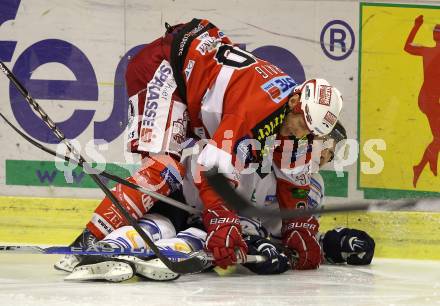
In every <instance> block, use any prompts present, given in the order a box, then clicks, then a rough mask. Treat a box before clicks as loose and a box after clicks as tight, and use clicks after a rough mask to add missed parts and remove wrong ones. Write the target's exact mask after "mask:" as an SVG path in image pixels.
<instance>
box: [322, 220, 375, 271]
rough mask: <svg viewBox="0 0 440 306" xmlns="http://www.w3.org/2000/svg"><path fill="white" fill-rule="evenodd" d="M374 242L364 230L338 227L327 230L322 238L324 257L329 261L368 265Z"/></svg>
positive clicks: (371, 256) (371, 257)
mask: <svg viewBox="0 0 440 306" xmlns="http://www.w3.org/2000/svg"><path fill="white" fill-rule="evenodd" d="M374 247H375V243H374V240H373V238H371V237H370V236H369V235H368V234H367V233H366V232H364V231H360V230H357V229H350V228H344V227H339V228H335V229H333V230H331V231H328V232H327V233H325V235H324V239H323V240H322V248H323V251H324V257H325V259H326V260H327V261H329V262H331V263H343V262H346V263H348V264H349V265H368V264H370V263H371V260H372V259H373V255H374Z"/></svg>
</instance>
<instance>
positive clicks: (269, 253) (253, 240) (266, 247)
mask: <svg viewBox="0 0 440 306" xmlns="http://www.w3.org/2000/svg"><path fill="white" fill-rule="evenodd" d="M244 241H245V242H246V244H247V246H248V254H249V255H263V256H265V257H266V258H267V260H266V261H265V262H260V263H247V264H244V266H245V267H246V268H248V269H249V270H251V271H252V272H254V273H257V274H281V273H284V272H286V271H287V270H289V268H290V263H289V260H288V257H287V256H286V255H285V254H284V253H283V251H285V250H283V248H282V247H281V246H278V245H275V244H274V243H272V242H271V241H270V240H267V239H265V238H262V237H260V236H257V235H250V236H246V237H245V238H244Z"/></svg>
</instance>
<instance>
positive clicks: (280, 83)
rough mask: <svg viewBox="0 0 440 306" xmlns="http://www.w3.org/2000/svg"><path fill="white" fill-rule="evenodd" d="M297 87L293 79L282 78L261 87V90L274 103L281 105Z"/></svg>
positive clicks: (272, 80) (274, 79)
mask: <svg viewBox="0 0 440 306" xmlns="http://www.w3.org/2000/svg"><path fill="white" fill-rule="evenodd" d="M296 85H297V84H296V82H295V81H294V80H293V79H292V78H291V77H289V76H280V77H276V78H273V79H271V80H270V81H268V82H266V83H264V84H263V85H261V89H263V90H264V91H265V92H266V93H267V94H268V95H269V97H270V98H271V99H272V101H273V102H275V103H280V102H281V101H282V100H283V99H284V98H286V97H287V96H288V95H289V94H290V93H291V92H292V88H294V87H295V86H296Z"/></svg>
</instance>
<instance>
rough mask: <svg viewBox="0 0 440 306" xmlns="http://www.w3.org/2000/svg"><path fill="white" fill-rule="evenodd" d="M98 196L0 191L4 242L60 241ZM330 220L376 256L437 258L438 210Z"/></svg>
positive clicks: (74, 231) (80, 224) (325, 220)
mask: <svg viewBox="0 0 440 306" xmlns="http://www.w3.org/2000/svg"><path fill="white" fill-rule="evenodd" d="M98 204H99V200H84V199H66V198H63V199H61V198H24V197H21V198H20V197H0V212H1V213H0V237H1V241H2V242H6V243H29V244H30V243H32V244H48V245H63V244H68V243H70V242H71V241H72V240H73V239H74V238H75V237H76V236H77V235H78V234H79V232H80V231H81V230H82V229H83V228H84V225H85V224H86V223H87V221H88V220H89V218H90V217H91V214H92V212H93V210H94V208H95V207H96V206H97V205H98ZM336 226H344V227H351V228H357V229H362V230H365V231H367V232H368V233H369V234H370V235H371V236H372V237H373V238H374V239H375V241H376V256H378V257H388V258H412V259H440V236H439V235H437V234H435V233H438V232H439V230H440V213H438V212H437V213H434V212H368V213H350V214H348V213H345V214H338V215H329V216H324V217H322V219H321V230H327V229H331V228H334V227H336Z"/></svg>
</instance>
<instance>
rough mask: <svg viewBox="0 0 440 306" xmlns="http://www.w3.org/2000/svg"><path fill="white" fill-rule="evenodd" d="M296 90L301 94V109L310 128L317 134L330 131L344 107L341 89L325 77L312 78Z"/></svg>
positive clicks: (325, 133)
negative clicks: (332, 84)
mask: <svg viewBox="0 0 440 306" xmlns="http://www.w3.org/2000/svg"><path fill="white" fill-rule="evenodd" d="M294 91H295V92H297V93H299V94H300V95H301V98H300V102H301V110H302V112H303V113H304V119H305V121H306V123H307V127H308V128H309V130H310V131H312V133H313V134H314V135H317V136H323V135H327V134H328V133H330V132H331V131H332V129H333V127H334V126H335V125H336V122H338V118H339V113H340V112H341V109H342V96H341V93H340V92H339V90H338V89H336V88H335V87H333V86H331V85H330V84H329V82H327V81H326V80H324V79H310V80H307V81H305V82H304V83H303V84H301V85H299V86H298V87H296V88H295V90H294Z"/></svg>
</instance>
